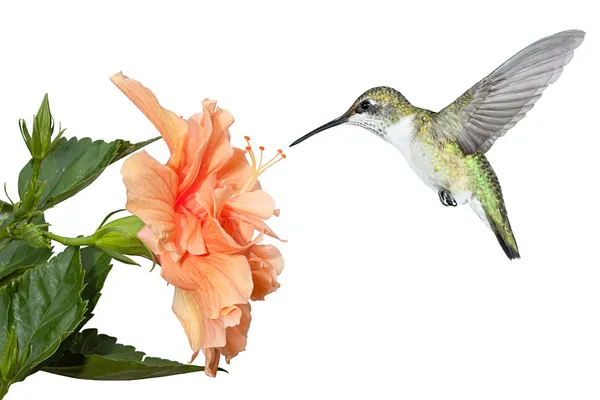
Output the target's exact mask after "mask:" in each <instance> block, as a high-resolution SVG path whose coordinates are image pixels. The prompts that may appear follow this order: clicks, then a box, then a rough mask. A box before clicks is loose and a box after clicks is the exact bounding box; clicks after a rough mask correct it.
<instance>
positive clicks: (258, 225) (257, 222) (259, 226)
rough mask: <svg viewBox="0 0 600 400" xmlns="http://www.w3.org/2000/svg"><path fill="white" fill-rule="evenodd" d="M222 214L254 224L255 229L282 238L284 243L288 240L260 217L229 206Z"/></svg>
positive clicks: (278, 238) (225, 216)
mask: <svg viewBox="0 0 600 400" xmlns="http://www.w3.org/2000/svg"><path fill="white" fill-rule="evenodd" d="M221 216H222V217H224V218H230V219H233V220H235V221H240V222H246V223H248V224H251V225H253V226H254V229H256V230H257V231H259V232H261V233H264V234H265V235H268V236H271V237H272V238H275V239H277V240H280V241H282V242H284V243H285V242H286V240H283V239H281V238H280V237H279V236H277V234H276V233H275V232H273V230H272V229H271V228H269V226H268V225H267V224H266V223H265V222H264V221H263V220H262V219H260V218H259V217H256V216H254V215H250V214H242V213H239V212H236V211H234V210H232V209H230V208H227V207H226V208H224V209H223V212H222V214H221Z"/></svg>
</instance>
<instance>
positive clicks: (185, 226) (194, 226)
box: [175, 207, 206, 256]
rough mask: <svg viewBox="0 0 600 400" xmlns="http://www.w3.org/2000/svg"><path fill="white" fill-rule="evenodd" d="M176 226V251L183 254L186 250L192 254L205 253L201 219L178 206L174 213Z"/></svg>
mask: <svg viewBox="0 0 600 400" xmlns="http://www.w3.org/2000/svg"><path fill="white" fill-rule="evenodd" d="M175 221H176V226H177V252H178V253H179V255H183V254H185V253H186V252H188V253H190V254H193V255H197V256H200V255H203V254H206V245H205V244H204V237H203V236H202V221H201V220H200V219H199V218H198V216H196V215H195V214H193V213H191V212H189V211H187V210H186V209H185V208H184V207H179V209H178V213H177V214H176V218H175Z"/></svg>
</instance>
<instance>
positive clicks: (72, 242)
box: [42, 231, 96, 247]
mask: <svg viewBox="0 0 600 400" xmlns="http://www.w3.org/2000/svg"><path fill="white" fill-rule="evenodd" d="M42 234H43V235H44V236H46V237H47V238H49V239H52V240H54V241H55V242H58V243H60V244H64V245H65V246H74V247H78V246H93V245H94V243H96V237H95V236H94V235H92V236H85V237H77V238H67V237H64V236H58V235H55V234H54V233H50V232H45V231H44V232H42Z"/></svg>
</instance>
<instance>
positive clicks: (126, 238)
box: [94, 210, 154, 267]
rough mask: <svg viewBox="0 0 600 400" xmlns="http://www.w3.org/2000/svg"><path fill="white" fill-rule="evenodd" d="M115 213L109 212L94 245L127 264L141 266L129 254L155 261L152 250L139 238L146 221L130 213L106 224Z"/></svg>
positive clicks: (98, 231)
mask: <svg viewBox="0 0 600 400" xmlns="http://www.w3.org/2000/svg"><path fill="white" fill-rule="evenodd" d="M120 211H121V210H120ZM117 212H118V211H117ZM113 214H114V213H111V214H109V215H108V216H107V217H106V219H105V220H104V221H103V223H102V224H101V225H100V227H99V228H98V229H97V230H96V233H95V234H94V237H95V241H94V246H96V247H97V248H99V249H100V250H102V251H103V252H105V253H106V254H107V255H109V256H110V257H112V258H114V259H115V260H117V261H121V262H122V263H125V264H130V265H137V266H139V264H138V263H137V262H135V261H134V260H132V259H131V258H129V257H127V256H141V257H145V258H147V259H150V260H152V261H154V256H153V254H152V252H151V251H150V250H149V249H148V247H147V246H146V245H145V244H144V243H143V242H142V241H141V240H140V239H139V238H138V232H139V231H140V230H141V229H142V228H143V227H144V222H142V220H141V219H139V218H138V217H136V216H135V215H130V216H128V217H123V218H119V219H116V220H114V221H111V222H109V223H107V224H104V223H105V222H106V220H107V219H108V218H110V216H111V215H113ZM153 267H154V266H153Z"/></svg>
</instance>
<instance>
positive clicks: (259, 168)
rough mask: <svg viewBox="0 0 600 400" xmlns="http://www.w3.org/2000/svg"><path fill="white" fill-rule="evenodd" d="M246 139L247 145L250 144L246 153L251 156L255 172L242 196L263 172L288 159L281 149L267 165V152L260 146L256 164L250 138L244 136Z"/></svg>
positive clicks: (244, 188)
mask: <svg viewBox="0 0 600 400" xmlns="http://www.w3.org/2000/svg"><path fill="white" fill-rule="evenodd" d="M244 139H246V143H248V146H246V151H247V152H248V155H249V156H250V161H251V162H252V169H253V170H254V172H253V174H252V176H251V177H250V179H249V180H248V182H247V183H246V184H245V185H244V187H243V188H242V190H241V191H240V194H241V193H244V192H245V191H246V190H248V189H249V188H251V187H253V186H254V183H255V182H256V180H257V179H258V177H259V176H260V175H261V174H262V173H263V172H265V171H266V170H267V169H269V168H271V167H272V166H273V165H275V164H277V163H278V162H279V161H281V160H283V159H284V158H286V155H285V154H283V151H282V150H281V149H280V150H277V154H275V156H274V157H273V158H271V159H270V160H269V161H267V162H266V163H265V164H263V153H264V151H265V148H264V147H263V146H260V147H259V149H260V157H259V161H258V163H256V155H255V154H254V151H253V150H252V146H251V145H250V138H249V137H248V136H244Z"/></svg>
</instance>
